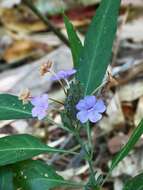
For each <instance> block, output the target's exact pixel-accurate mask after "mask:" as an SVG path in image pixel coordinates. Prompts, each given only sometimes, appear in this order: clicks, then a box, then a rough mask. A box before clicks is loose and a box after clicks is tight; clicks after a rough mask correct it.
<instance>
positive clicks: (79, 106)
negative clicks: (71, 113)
mask: <svg viewBox="0 0 143 190" xmlns="http://www.w3.org/2000/svg"><path fill="white" fill-rule="evenodd" d="M76 109H77V110H86V102H85V101H84V100H80V101H79V102H78V104H77V105H76Z"/></svg>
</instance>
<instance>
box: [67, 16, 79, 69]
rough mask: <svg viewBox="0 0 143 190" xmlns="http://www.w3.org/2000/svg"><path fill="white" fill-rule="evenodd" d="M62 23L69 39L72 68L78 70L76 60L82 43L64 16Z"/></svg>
mask: <svg viewBox="0 0 143 190" xmlns="http://www.w3.org/2000/svg"><path fill="white" fill-rule="evenodd" d="M64 22H65V26H66V30H67V34H68V38H69V43H70V47H71V52H72V57H73V62H74V67H75V68H78V67H79V66H78V60H79V56H80V52H81V49H82V43H81V41H80V39H79V37H78V35H77V33H76V31H75V29H74V27H73V25H72V23H71V22H70V21H69V19H68V17H67V16H65V15H64Z"/></svg>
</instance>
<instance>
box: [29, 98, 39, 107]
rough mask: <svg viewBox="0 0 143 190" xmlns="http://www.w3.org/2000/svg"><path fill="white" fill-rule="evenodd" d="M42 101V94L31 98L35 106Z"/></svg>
mask: <svg viewBox="0 0 143 190" xmlns="http://www.w3.org/2000/svg"><path fill="white" fill-rule="evenodd" d="M40 102H41V99H40V96H36V97H33V98H32V99H31V104H32V105H33V106H37V105H39V104H40Z"/></svg>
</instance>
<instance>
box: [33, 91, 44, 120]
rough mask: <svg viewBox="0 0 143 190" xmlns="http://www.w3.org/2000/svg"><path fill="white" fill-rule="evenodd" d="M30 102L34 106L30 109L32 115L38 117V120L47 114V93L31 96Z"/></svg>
mask: <svg viewBox="0 0 143 190" xmlns="http://www.w3.org/2000/svg"><path fill="white" fill-rule="evenodd" d="M31 104H32V105H33V106H34V107H33V109H32V116H33V117H38V119H39V120H42V119H43V118H44V117H45V116H46V115H47V109H48V95H47V94H43V95H40V96H36V97H33V98H32V99H31Z"/></svg>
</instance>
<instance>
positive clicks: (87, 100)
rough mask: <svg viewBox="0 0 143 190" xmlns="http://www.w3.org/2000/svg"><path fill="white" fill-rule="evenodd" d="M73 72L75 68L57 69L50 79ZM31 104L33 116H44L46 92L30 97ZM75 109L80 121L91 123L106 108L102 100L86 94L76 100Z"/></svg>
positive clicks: (100, 115)
mask: <svg viewBox="0 0 143 190" xmlns="http://www.w3.org/2000/svg"><path fill="white" fill-rule="evenodd" d="M44 69H45V67H44ZM75 73H76V70H75V69H71V70H66V71H65V70H62V71H59V72H58V73H57V74H55V75H54V76H52V77H51V80H53V81H55V80H62V79H68V78H69V77H71V76H72V75H74V74H75ZM26 95H27V94H26ZM28 95H29V94H28ZM22 98H23V97H22ZM31 104H32V105H33V109H32V116H33V117H38V119H39V120H41V119H43V118H45V117H46V115H47V110H48V107H49V106H48V95H47V94H43V95H40V96H37V97H33V98H31ZM76 109H77V114H76V118H77V119H78V120H79V121H80V122H81V123H86V122H87V121H88V120H89V121H90V122H92V123H96V122H97V121H99V120H100V119H101V118H102V113H103V112H104V111H105V110H106V106H105V104H104V102H103V100H101V99H96V97H95V96H86V97H84V99H81V100H80V101H79V102H78V104H77V105H76Z"/></svg>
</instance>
